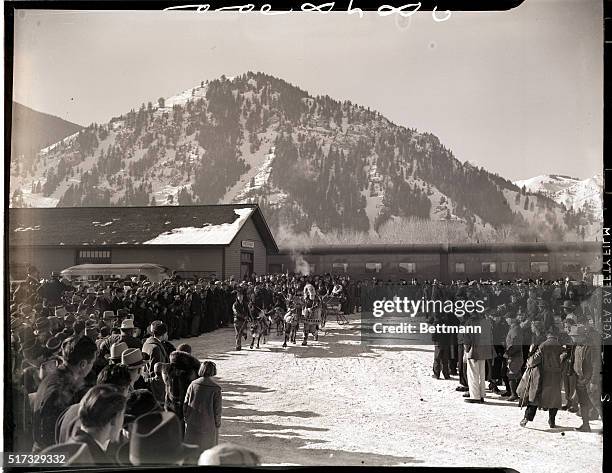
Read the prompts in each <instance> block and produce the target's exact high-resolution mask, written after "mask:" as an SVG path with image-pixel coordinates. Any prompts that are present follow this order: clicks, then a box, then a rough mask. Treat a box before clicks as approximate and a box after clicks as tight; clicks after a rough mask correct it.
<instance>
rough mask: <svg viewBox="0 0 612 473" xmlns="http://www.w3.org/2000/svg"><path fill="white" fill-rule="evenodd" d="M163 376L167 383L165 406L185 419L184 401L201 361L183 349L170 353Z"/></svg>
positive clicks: (196, 375)
mask: <svg viewBox="0 0 612 473" xmlns="http://www.w3.org/2000/svg"><path fill="white" fill-rule="evenodd" d="M163 368H164V369H163V371H162V378H163V379H164V383H165V385H166V399H165V403H164V404H165V408H166V410H167V411H172V412H174V413H175V414H176V415H177V416H178V418H179V419H181V420H183V403H184V402H185V394H186V393H187V388H188V387H189V385H190V384H191V382H192V381H193V380H194V379H196V378H197V377H198V370H199V369H200V362H199V361H198V360H197V358H195V357H194V356H192V355H190V354H189V353H187V352H183V351H178V350H177V351H173V352H172V353H170V357H169V363H168V364H167V365H164V367H163Z"/></svg>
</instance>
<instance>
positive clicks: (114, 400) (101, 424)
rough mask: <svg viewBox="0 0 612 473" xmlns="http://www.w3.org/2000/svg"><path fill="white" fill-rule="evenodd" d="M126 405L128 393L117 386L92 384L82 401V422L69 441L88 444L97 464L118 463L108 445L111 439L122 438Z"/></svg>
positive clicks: (80, 418)
mask: <svg viewBox="0 0 612 473" xmlns="http://www.w3.org/2000/svg"><path fill="white" fill-rule="evenodd" d="M125 405H126V397H125V395H123V394H122V393H121V392H120V391H119V390H117V388H116V387H115V386H112V385H110V384H99V385H96V386H94V387H92V388H91V389H90V390H89V391H87V393H86V394H85V395H84V396H83V398H82V399H81V401H80V402H79V410H78V412H79V422H80V424H81V426H80V427H79V429H78V430H77V432H76V433H75V434H74V435H73V436H71V437H70V439H69V440H68V443H83V444H85V445H87V449H88V450H89V454H90V455H91V457H92V458H93V464H94V465H101V466H102V465H106V466H108V465H116V464H117V462H116V460H115V458H114V456H112V455H109V454H107V448H108V445H109V443H111V442H113V441H115V442H116V441H118V440H119V437H120V434H121V430H122V429H123V420H124V413H125Z"/></svg>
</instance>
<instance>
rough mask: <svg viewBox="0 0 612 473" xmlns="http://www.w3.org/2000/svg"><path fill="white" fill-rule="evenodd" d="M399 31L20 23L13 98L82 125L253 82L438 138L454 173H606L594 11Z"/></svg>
mask: <svg viewBox="0 0 612 473" xmlns="http://www.w3.org/2000/svg"><path fill="white" fill-rule="evenodd" d="M238 3H241V2H238ZM315 3H317V2H315ZM383 3H384V2H383ZM403 23H404V24H403V25H398V24H397V21H396V18H395V17H384V18H383V17H379V16H378V15H377V14H376V13H374V12H369V13H366V15H365V17H364V18H363V19H359V18H357V16H355V15H353V16H348V15H347V14H344V13H333V14H327V15H321V14H304V13H297V14H291V15H281V16H275V17H265V16H263V15H261V14H254V13H250V14H246V13H245V14H231V13H216V14H214V13H195V12H95V11H92V12H54V11H42V10H39V11H35V10H29V11H20V12H19V13H18V14H17V16H16V20H15V69H14V99H15V100H16V101H18V102H20V103H22V104H24V105H27V106H29V107H32V108H34V109H36V110H40V111H43V112H46V113H51V114H53V115H57V116H60V117H62V118H64V119H67V120H70V121H73V122H76V123H79V124H82V125H87V124H89V123H91V122H94V121H95V122H106V121H107V120H108V119H110V118H111V117H113V116H116V115H120V114H122V113H125V112H127V111H129V109H130V108H135V107H138V106H139V105H140V104H141V103H143V102H145V103H146V102H148V101H156V100H157V98H158V97H161V96H164V97H168V96H171V95H174V94H176V93H179V92H181V91H182V90H184V89H187V88H189V87H193V86H194V85H196V84H199V82H200V81H201V80H206V79H214V78H217V77H219V76H220V75H222V74H225V75H227V76H232V75H238V74H241V73H244V72H246V71H249V70H253V71H261V72H266V73H269V74H272V75H274V76H277V77H280V78H282V79H285V80H287V81H289V82H291V83H293V84H295V85H297V86H299V87H301V88H302V89H305V90H307V91H308V92H310V93H311V94H313V95H317V94H328V95H330V96H331V97H333V98H336V99H339V100H344V99H348V100H351V101H353V102H355V103H358V104H361V105H364V106H369V107H370V108H373V109H375V110H378V111H380V112H381V113H382V114H383V115H385V116H386V117H387V118H389V119H390V120H392V121H394V122H395V123H397V124H400V125H404V126H407V127H410V128H416V129H418V130H420V131H429V132H432V133H434V134H436V135H437V136H438V137H439V138H440V140H441V141H442V143H443V144H445V145H446V146H447V147H449V148H450V149H451V150H453V152H454V154H455V156H456V157H457V158H458V159H460V160H461V161H466V160H468V161H472V162H474V163H476V164H478V165H482V166H484V167H485V168H486V169H488V170H490V171H492V172H497V173H499V174H500V175H502V176H504V177H507V178H510V179H513V180H514V179H521V178H527V177H531V176H534V175H538V174H549V173H559V174H568V175H571V176H576V177H581V178H585V177H589V176H591V175H593V174H595V173H599V172H601V168H602V140H603V131H602V120H603V118H602V117H603V113H602V109H603V100H602V88H603V78H602V75H603V60H602V58H603V46H602V43H603V31H602V5H601V2H600V1H599V0H526V2H525V3H524V4H523V5H522V6H521V7H519V8H517V9H515V10H513V11H511V12H500V13H459V12H457V13H453V15H452V17H451V18H450V19H449V20H448V21H446V22H443V23H435V22H434V21H433V20H432V18H431V13H430V12H421V13H417V14H416V15H415V16H413V17H412V19H411V21H410V23H409V24H406V21H405V20H403Z"/></svg>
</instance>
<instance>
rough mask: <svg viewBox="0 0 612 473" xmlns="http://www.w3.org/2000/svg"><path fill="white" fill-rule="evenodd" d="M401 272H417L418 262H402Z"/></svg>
mask: <svg viewBox="0 0 612 473" xmlns="http://www.w3.org/2000/svg"><path fill="white" fill-rule="evenodd" d="M399 272H400V273H416V263H400V264H399Z"/></svg>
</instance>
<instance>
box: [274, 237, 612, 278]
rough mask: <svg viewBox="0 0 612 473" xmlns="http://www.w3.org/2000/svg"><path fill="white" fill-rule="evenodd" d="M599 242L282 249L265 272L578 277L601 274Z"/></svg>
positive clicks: (449, 276) (368, 276)
mask: <svg viewBox="0 0 612 473" xmlns="http://www.w3.org/2000/svg"><path fill="white" fill-rule="evenodd" d="M601 267H602V244H601V242H581V243H513V244H462V245H450V244H439V245H438V244H431V245H350V246H347V245H343V246H320V247H311V248H308V249H303V250H297V249H293V250H292V249H286V248H285V249H283V248H281V249H280V251H279V253H278V254H270V255H268V271H269V272H270V273H279V272H287V271H289V272H302V273H305V272H309V273H316V274H323V273H332V274H349V275H350V276H351V277H353V278H355V279H371V278H372V277H376V278H378V279H406V280H410V279H412V278H418V279H419V280H424V279H433V278H437V279H438V280H440V281H450V280H456V279H466V278H467V279H480V278H483V279H504V280H506V279H517V278H522V279H526V278H527V279H528V278H531V279H535V278H544V279H557V278H562V277H565V276H569V277H570V278H572V279H582V270H583V268H588V269H587V270H588V272H589V273H590V274H597V273H599V272H601Z"/></svg>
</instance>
